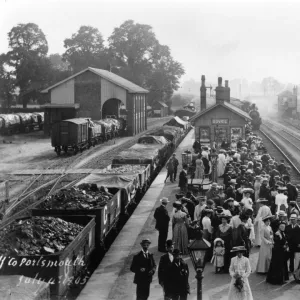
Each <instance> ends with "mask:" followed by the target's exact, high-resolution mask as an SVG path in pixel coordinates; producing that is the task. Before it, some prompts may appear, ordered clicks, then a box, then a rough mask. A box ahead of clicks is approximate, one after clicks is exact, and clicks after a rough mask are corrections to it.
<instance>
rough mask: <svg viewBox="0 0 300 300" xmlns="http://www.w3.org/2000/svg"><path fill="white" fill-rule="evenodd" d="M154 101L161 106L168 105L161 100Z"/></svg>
mask: <svg viewBox="0 0 300 300" xmlns="http://www.w3.org/2000/svg"><path fill="white" fill-rule="evenodd" d="M156 103H159V104H160V105H161V106H163V107H168V105H167V104H166V103H164V102H162V101H156Z"/></svg>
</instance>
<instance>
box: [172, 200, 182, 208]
mask: <svg viewBox="0 0 300 300" xmlns="http://www.w3.org/2000/svg"><path fill="white" fill-rule="evenodd" d="M181 206H182V203H181V202H180V201H178V200H177V201H175V202H174V203H173V207H175V208H180V207H181Z"/></svg>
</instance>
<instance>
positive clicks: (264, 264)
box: [256, 215, 274, 274]
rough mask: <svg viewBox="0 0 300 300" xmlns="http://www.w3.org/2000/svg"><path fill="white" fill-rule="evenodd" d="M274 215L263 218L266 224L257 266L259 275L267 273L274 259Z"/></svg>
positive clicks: (263, 229) (262, 234)
mask: <svg viewBox="0 0 300 300" xmlns="http://www.w3.org/2000/svg"><path fill="white" fill-rule="evenodd" d="M272 218H273V216H272V215H270V216H266V217H264V218H262V221H263V222H264V225H263V228H262V233H261V246H260V249H259V255H258V260H257V265H256V272H257V273H263V274H265V273H267V272H268V270H269V267H270V263H271V258H272V248H273V244H274V241H273V231H272V228H271V226H270V224H271V219H272Z"/></svg>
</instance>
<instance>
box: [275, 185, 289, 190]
mask: <svg viewBox="0 0 300 300" xmlns="http://www.w3.org/2000/svg"><path fill="white" fill-rule="evenodd" d="M277 190H278V191H286V190H287V188H286V187H285V186H279V187H278V188H277Z"/></svg>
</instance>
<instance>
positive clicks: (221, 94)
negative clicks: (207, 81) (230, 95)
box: [215, 77, 225, 104]
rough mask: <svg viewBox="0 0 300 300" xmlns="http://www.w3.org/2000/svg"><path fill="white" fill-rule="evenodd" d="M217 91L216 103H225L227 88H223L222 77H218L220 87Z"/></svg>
mask: <svg viewBox="0 0 300 300" xmlns="http://www.w3.org/2000/svg"><path fill="white" fill-rule="evenodd" d="M215 91H216V103H217V104H218V103H224V100H225V97H224V96H225V93H224V92H225V88H224V87H223V86H222V77H218V86H217V87H216V89H215Z"/></svg>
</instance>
